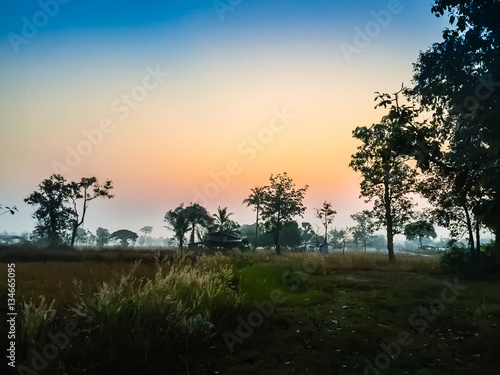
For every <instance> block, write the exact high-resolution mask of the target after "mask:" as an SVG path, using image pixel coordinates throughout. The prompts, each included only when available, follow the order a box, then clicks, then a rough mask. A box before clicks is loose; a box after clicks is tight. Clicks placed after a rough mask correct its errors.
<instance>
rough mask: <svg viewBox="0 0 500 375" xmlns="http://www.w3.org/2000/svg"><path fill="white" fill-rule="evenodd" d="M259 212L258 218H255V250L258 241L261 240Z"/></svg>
mask: <svg viewBox="0 0 500 375" xmlns="http://www.w3.org/2000/svg"><path fill="white" fill-rule="evenodd" d="M256 211H257V217H256V218H255V244H254V250H255V249H257V241H258V240H259V209H257V210H256Z"/></svg>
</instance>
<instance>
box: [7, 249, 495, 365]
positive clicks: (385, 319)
mask: <svg viewBox="0 0 500 375" xmlns="http://www.w3.org/2000/svg"><path fill="white" fill-rule="evenodd" d="M95 253H96V252H95V251H91V252H88V253H85V252H79V253H78V254H77V255H71V254H65V255H64V256H57V255H55V256H53V257H50V256H47V257H46V259H47V261H45V262H42V261H40V259H37V260H36V261H28V260H29V257H28V256H27V255H26V254H21V255H19V259H18V260H16V261H15V263H16V281H17V290H16V300H17V309H18V312H19V314H18V317H17V332H16V334H17V337H16V346H17V347H16V350H17V362H16V364H18V365H21V364H22V365H25V366H26V367H27V368H30V369H31V370H32V371H35V370H36V373H40V374H105V373H108V374H109V373H117V374H136V373H137V374H139V373H140V374H176V373H178V374H418V375H427V374H443V375H444V374H478V373H481V374H484V375H489V374H491V375H494V374H495V375H496V374H500V343H499V342H498V334H499V329H498V326H499V323H500V293H498V287H499V285H500V283H499V282H498V281H494V280H493V281H492V280H489V281H478V280H467V279H462V278H460V277H455V276H454V275H447V274H443V273H441V272H440V271H439V262H438V259H437V258H432V257H419V256H402V255H400V256H399V257H398V259H397V261H396V262H394V263H392V264H391V263H389V262H388V260H387V256H386V255H385V254H366V253H349V254H348V253H346V254H345V255H342V254H332V255H328V256H319V255H318V254H311V253H298V254H285V255H283V256H280V257H277V256H275V255H274V254H273V253H270V252H269V253H267V252H259V253H257V254H254V253H246V254H239V253H238V254H236V253H234V254H233V253H231V254H228V255H221V254H216V255H203V256H195V255H193V254H190V255H188V256H186V255H184V256H180V255H175V253H174V252H165V253H163V254H162V256H161V257H158V256H157V257H156V260H155V254H154V253H149V252H140V253H139V254H137V253H133V252H131V253H129V254H121V255H117V254H116V253H102V254H100V255H99V258H96V254H95ZM139 258H143V260H142V261H140V262H137V260H138V259H139ZM160 259H161V260H160ZM6 281H7V263H2V264H1V265H0V300H1V304H2V311H4V314H6V307H7V298H8V297H7V285H6ZM68 327H69V328H71V329H67V328H68ZM7 328H8V327H7V325H6V322H5V319H4V320H3V321H2V325H1V332H0V334H1V336H2V337H7ZM61 332H62V334H61ZM65 332H67V333H66V338H67V340H66V339H65V336H64V335H65ZM5 341H6V340H4V342H5ZM51 344H54V345H55V346H54V345H53V346H52V347H51V346H50V345H51ZM54 348H56V349H57V352H56V353H53V352H54V350H53V352H50V350H49V349H54ZM34 353H35V354H34ZM36 353H38V354H39V355H38V357H37V355H36ZM46 354H47V355H46ZM52 357H53V358H52ZM36 360H38V362H37V361H36ZM42 360H45V362H43V361H42ZM33 361H34V362H33ZM33 365H38V366H39V367H40V368H39V369H38V370H37V369H35V370H33V368H34V367H36V366H33ZM43 365H44V366H43ZM13 373H19V372H13ZM25 373H30V372H25Z"/></svg>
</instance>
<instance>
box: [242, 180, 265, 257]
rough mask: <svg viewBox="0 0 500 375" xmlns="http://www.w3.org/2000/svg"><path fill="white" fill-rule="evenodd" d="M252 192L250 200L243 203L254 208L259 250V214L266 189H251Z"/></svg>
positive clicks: (256, 239) (256, 241)
mask: <svg viewBox="0 0 500 375" xmlns="http://www.w3.org/2000/svg"><path fill="white" fill-rule="evenodd" d="M251 191H252V192H251V193H250V195H249V196H248V198H246V199H245V200H243V203H246V205H247V207H248V206H253V210H254V211H255V248H257V244H258V238H259V214H260V211H261V207H262V204H263V200H264V188H263V187H259V186H257V187H254V188H253V189H251Z"/></svg>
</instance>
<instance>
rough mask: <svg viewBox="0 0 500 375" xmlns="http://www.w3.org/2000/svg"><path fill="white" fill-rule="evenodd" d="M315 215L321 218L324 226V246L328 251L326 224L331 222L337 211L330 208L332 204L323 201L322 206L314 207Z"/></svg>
mask: <svg viewBox="0 0 500 375" xmlns="http://www.w3.org/2000/svg"><path fill="white" fill-rule="evenodd" d="M314 210H315V211H316V217H317V218H318V219H319V220H321V225H323V227H324V228H325V239H324V244H323V245H324V247H325V249H324V250H325V251H328V225H329V224H331V223H333V218H334V217H335V215H336V214H337V211H335V210H332V204H331V203H329V202H327V201H325V202H324V203H323V207H321V208H315V209H314Z"/></svg>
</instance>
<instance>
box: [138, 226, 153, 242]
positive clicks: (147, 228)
mask: <svg viewBox="0 0 500 375" xmlns="http://www.w3.org/2000/svg"><path fill="white" fill-rule="evenodd" d="M152 231H153V227H152V226H149V225H146V226H144V227H142V228H141V229H139V232H141V233H144V234H143V236H142V237H141V238H139V245H141V246H142V245H144V243H145V242H146V236H147V235H148V234H150V233H151V232H152Z"/></svg>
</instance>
